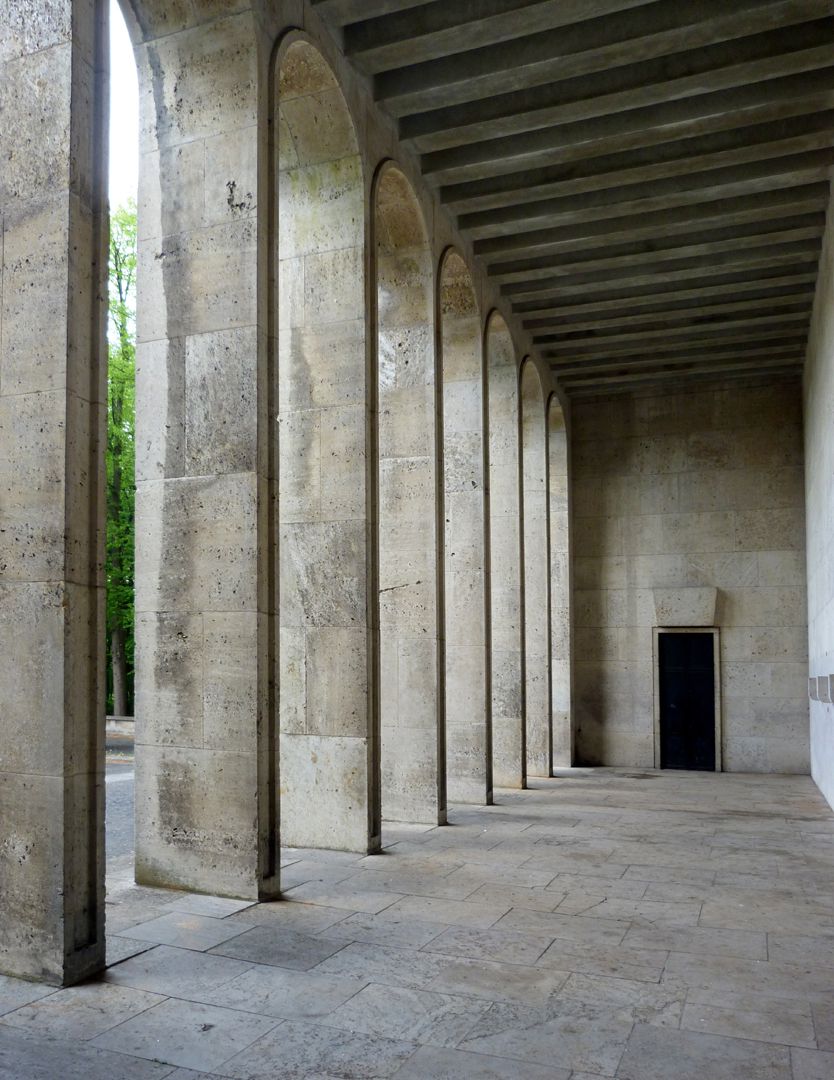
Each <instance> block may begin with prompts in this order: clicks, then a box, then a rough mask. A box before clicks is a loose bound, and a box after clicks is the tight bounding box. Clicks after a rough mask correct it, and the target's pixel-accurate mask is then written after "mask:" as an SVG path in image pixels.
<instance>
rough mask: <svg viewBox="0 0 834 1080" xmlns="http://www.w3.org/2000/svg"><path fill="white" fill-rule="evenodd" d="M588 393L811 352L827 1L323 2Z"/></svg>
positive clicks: (563, 370) (467, 223) (833, 139)
mask: <svg viewBox="0 0 834 1080" xmlns="http://www.w3.org/2000/svg"><path fill="white" fill-rule="evenodd" d="M312 2H313V4H314V6H315V7H316V9H317V10H318V11H319V12H320V13H321V14H322V16H323V17H324V18H325V20H326V21H327V22H328V23H329V25H330V26H331V28H332V29H333V31H334V33H335V34H336V36H337V37H338V38H339V40H340V41H341V44H342V48H343V49H344V52H345V53H346V55H347V56H348V57H349V59H350V60H351V62H352V63H353V64H354V65H355V66H356V68H358V69H359V70H360V71H361V72H363V73H364V74H365V75H367V76H368V77H369V78H370V79H371V80H372V84H373V91H374V96H375V97H376V99H377V101H378V102H379V104H380V105H381V107H382V108H383V109H385V110H386V111H387V112H388V113H389V114H391V115H392V116H394V117H395V118H396V120H397V123H398V125H399V131H400V137H401V139H402V141H403V142H404V143H406V144H409V145H411V146H412V147H413V148H414V149H415V150H416V151H417V152H418V153H419V154H420V155H421V161H422V168H423V173H424V175H425V178H426V181H427V182H428V183H429V184H430V185H432V186H433V187H436V188H437V189H438V191H439V197H440V199H441V201H442V202H443V203H444V204H445V205H446V206H447V207H448V208H449V210H450V211H451V213H452V214H454V215H455V217H456V218H457V221H458V224H459V226H460V229H461V231H462V232H463V233H464V234H465V235H466V236H468V237H470V238H471V239H472V241H473V243H474V250H475V252H476V254H477V256H478V257H479V258H480V259H481V260H482V261H483V263H484V264H485V265H486V268H487V272H488V274H489V275H490V277H492V278H493V279H494V281H495V282H496V284H497V285H498V287H499V288H500V290H501V292H502V293H503V294H504V295H505V296H506V297H507V298H508V300H509V301H510V302H511V304H512V307H513V309H514V311H515V312H516V313H517V315H518V316H519V318H520V319H521V320H522V322H523V325H524V326H525V327H526V328H527V329H528V330H529V331H530V332H531V334H532V336H533V340H534V342H535V343H536V346H537V347H538V348H539V349H540V352H541V356H542V357H544V358H546V359H547V360H548V361H549V363H550V365H551V368H552V370H553V373H554V375H555V377H556V378H557V379H558V380H559V382H560V383H561V385H562V386H563V388H564V389H565V391H566V392H567V393H568V394H569V395H571V396H577V395H586V394H594V393H600V392H610V391H612V390H625V389H630V388H633V387H636V386H642V385H651V384H653V383H655V382H657V381H662V380H668V379H674V380H681V379H684V378H686V379H690V380H696V379H703V378H708V377H712V375H714V374H716V373H720V374H721V376H722V377H725V376H733V377H735V376H737V377H745V376H747V375H750V374H756V373H759V372H761V371H763V370H768V371H772V372H782V371H786V370H792V369H796V368H797V367H798V366H800V365H801V363H802V360H803V356H804V347H805V341H806V337H807V331H808V322H809V314H810V309H811V303H812V299H813V293H814V283H815V280H816V274H817V262H818V257H819V250H820V239H821V236H822V231H823V225H824V215H825V208H826V204H827V201H828V187H829V179H830V176H831V170H832V164H833V163H834V0H685V2H681V0H655V2H650V0H432V2H429V3H425V2H424V3H419V2H415V0H312Z"/></svg>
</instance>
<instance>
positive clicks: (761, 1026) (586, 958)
mask: <svg viewBox="0 0 834 1080" xmlns="http://www.w3.org/2000/svg"><path fill="white" fill-rule="evenodd" d="M497 802H498V805H496V806H494V807H490V808H482V809H471V808H467V809H465V810H456V811H455V812H454V813H453V814H452V821H453V824H452V825H450V826H448V827H444V828H434V829H431V828H426V827H421V826H410V827H406V828H402V827H400V828H393V827H392V828H389V829H387V830H386V832H385V842H386V844H387V850H386V852H385V853H384V854H382V855H376V856H369V857H364V858H363V857H361V856H356V855H347V854H344V853H331V852H313V851H300V850H294V851H287V852H286V863H285V868H284V871H283V881H284V887H285V889H286V898H287V900H288V901H293V902H291V903H286V902H281V903H273V904H260V905H247V904H245V903H242V902H239V901H232V900H223V899H216V898H211V897H204V896H194V895H190V894H185V893H171V892H164V891H161V890H153V889H146V888H140V887H137V886H135V885H132V884H130V882H129V871H128V868H127V867H123V868H122V869H123V871H124V872H123V873H119V872H117V873H116V874H115V876H114V877H113V879H112V880H111V883H110V894H109V901H108V905H107V926H108V931H109V933H110V937H109V940H108V960H109V961H110V963H111V967H110V968H109V969H108V971H107V973H106V975H105V976H104V977H103V978H102V979H101V980H98V981H96V982H93V983H88V984H85V985H81V986H76V987H73V988H71V989H67V990H59V991H55V990H53V989H51V988H49V987H46V986H39V985H35V984H33V983H25V982H21V981H18V980H14V979H2V978H0V1013H2V1014H3V1015H2V1016H0V1077H2V1078H4V1080H5V1078H11V1077H14V1078H19V1077H24V1076H25V1077H27V1078H30V1080H38V1078H47V1077H50V1078H51V1077H55V1076H58V1075H60V1076H61V1077H62V1078H63V1080H75V1078H83V1080H105V1078H107V1080H113V1078H116V1077H118V1078H120V1080H121V1078H125V1080H134V1078H135V1080H143V1078H146V1077H148V1078H150V1077H153V1078H159V1080H161V1078H163V1077H167V1078H168V1080H198V1078H199V1077H201V1076H220V1077H237V1078H255V1077H261V1078H269V1080H277V1078H280V1080H290V1078H301V1077H313V1076H314V1077H316V1078H318V1080H326V1078H336V1077H339V1078H370V1077H393V1076H396V1077H397V1078H398V1080H406V1078H408V1080H417V1078H420V1080H424V1078H432V1077H434V1078H443V1080H455V1078H466V1080H591V1078H592V1077H606V1076H607V1077H610V1076H616V1077H619V1078H622V1080H739V1078H741V1077H743V1078H744V1080H830V1078H831V1077H833V1076H834V895H832V888H831V885H832V882H834V817H832V814H831V811H830V810H829V809H828V808H827V806H826V804H825V803H824V801H823V799H822V797H821V796H820V795H819V793H818V792H817V790H816V788H815V787H814V785H813V783H812V782H811V780H810V779H809V778H807V777H782V776H753V775H740V774H736V775H726V774H695V773H671V772H665V773H660V772H641V773H636V772H629V771H626V770H578V769H577V770H573V771H571V772H569V773H563V774H562V778H561V779H557V780H553V781H546V780H543V781H537V782H536V786H535V789H534V790H529V791H524V792H512V793H510V792H503V793H500V794H499V797H498V799H497ZM117 867H118V864H117ZM191 1070H193V1071H191Z"/></svg>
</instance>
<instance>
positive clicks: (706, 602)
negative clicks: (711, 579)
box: [654, 588, 718, 626]
mask: <svg viewBox="0 0 834 1080" xmlns="http://www.w3.org/2000/svg"><path fill="white" fill-rule="evenodd" d="M717 599H718V590H717V589H710V588H687V589H655V590H654V608H655V619H656V620H657V625H658V626H713V625H714V624H715V605H716V601H717Z"/></svg>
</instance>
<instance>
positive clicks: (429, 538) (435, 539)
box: [374, 165, 446, 824]
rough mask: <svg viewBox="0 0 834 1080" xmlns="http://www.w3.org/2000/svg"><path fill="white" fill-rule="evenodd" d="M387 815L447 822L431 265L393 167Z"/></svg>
mask: <svg viewBox="0 0 834 1080" xmlns="http://www.w3.org/2000/svg"><path fill="white" fill-rule="evenodd" d="M374 214H375V222H374V223H375V234H376V252H375V255H376V297H377V323H378V334H379V338H378V348H377V372H376V376H377V383H378V417H379V428H378V483H379V493H378V518H379V527H378V543H379V638H380V644H379V666H380V730H381V748H380V750H381V775H382V813H383V817H384V818H385V819H388V820H393V821H415V822H429V823H433V824H436V823H437V822H439V821H443V820H445V802H446V799H445V768H444V758H445V747H444V731H443V684H442V674H443V669H442V664H441V655H440V646H441V640H440V631H441V613H440V593H441V589H440V581H439V572H440V570H441V566H440V559H439V557H438V556H439V551H440V539H439V538H440V536H441V535H442V534H441V533H440V529H439V526H438V507H439V502H440V500H439V498H438V468H437V462H438V457H439V447H438V427H437V414H438V402H437V378H436V370H435V367H436V358H435V347H434V319H433V310H434V304H433V290H434V282H433V277H434V275H433V271H432V258H431V252H430V248H429V243H428V236H427V232H426V226H425V222H424V219H423V215H422V212H421V210H420V206H419V203H418V201H417V198H416V196H415V194H414V191H413V190H412V188H411V185H410V184H409V183H408V181H407V179H406V178H405V176H404V175H403V173H402V172H401V171H400V170H399V169H397V168H396V167H395V166H393V165H385V166H384V167H383V169H382V171H381V172H380V174H379V176H378V177H377V182H376V189H375V198H374Z"/></svg>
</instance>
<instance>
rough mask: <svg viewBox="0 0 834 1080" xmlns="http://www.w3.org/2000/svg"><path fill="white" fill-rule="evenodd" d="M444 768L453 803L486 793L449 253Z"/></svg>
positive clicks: (471, 477)
mask: <svg viewBox="0 0 834 1080" xmlns="http://www.w3.org/2000/svg"><path fill="white" fill-rule="evenodd" d="M440 315H441V335H442V363H443V476H444V485H445V492H444V494H445V501H444V516H445V530H444V560H445V597H446V605H445V615H446V626H445V642H446V652H445V660H446V670H445V680H446V767H447V788H448V795H449V798H450V799H451V800H452V801H455V802H475V803H488V802H490V801H491V799H492V730H491V728H492V722H491V721H492V718H491V704H490V695H489V693H488V686H487V670H488V669H487V640H488V623H487V594H486V584H487V583H486V566H487V521H486V501H485V470H484V462H485V456H484V455H485V440H484V430H483V426H484V384H485V370H484V358H483V354H482V347H481V324H480V319H479V317H478V309H477V304H476V302H475V294H474V291H473V288H472V280H471V277H470V275H469V270H468V269H467V267H466V264H465V263H464V261H463V260H462V259H461V258H460V256H459V255H457V254H456V253H454V252H451V253H449V254H448V255H447V256H446V259H445V260H444V262H443V266H442V271H441V277H440Z"/></svg>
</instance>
